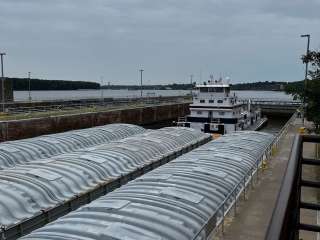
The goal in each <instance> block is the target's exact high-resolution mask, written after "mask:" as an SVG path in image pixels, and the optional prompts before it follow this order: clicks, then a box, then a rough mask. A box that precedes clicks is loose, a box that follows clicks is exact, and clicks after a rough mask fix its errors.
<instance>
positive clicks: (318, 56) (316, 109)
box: [285, 51, 320, 134]
mask: <svg viewBox="0 0 320 240" xmlns="http://www.w3.org/2000/svg"><path fill="white" fill-rule="evenodd" d="M302 62H303V63H306V62H308V63H309V64H310V65H311V69H310V70H309V72H308V80H307V81H306V82H305V81H299V82H293V83H290V84H288V85H287V86H286V88H285V91H286V92H287V93H288V94H292V95H293V96H294V98H296V99H300V100H305V103H306V118H307V120H309V121H312V122H313V123H314V125H315V131H316V133H318V134H319V133H320V51H310V52H309V53H308V54H307V55H303V56H302Z"/></svg>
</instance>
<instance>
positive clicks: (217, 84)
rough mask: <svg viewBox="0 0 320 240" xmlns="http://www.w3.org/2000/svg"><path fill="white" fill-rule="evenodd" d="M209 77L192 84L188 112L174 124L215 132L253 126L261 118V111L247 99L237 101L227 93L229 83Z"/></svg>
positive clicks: (228, 131)
mask: <svg viewBox="0 0 320 240" xmlns="http://www.w3.org/2000/svg"><path fill="white" fill-rule="evenodd" d="M212 79H213V77H211V80H210V81H208V82H204V83H203V84H201V85H196V87H195V89H194V91H193V103H192V104H190V115H188V116H186V117H184V118H183V119H179V121H178V122H177V125H178V126H184V127H191V128H194V129H199V130H201V131H202V132H205V133H216V134H226V133H231V132H235V131H240V130H246V129H247V130H249V129H250V130H255V128H254V126H256V125H257V124H259V122H260V121H261V111H260V110H259V109H255V108H253V107H252V106H251V103H250V100H248V101H240V100H239V99H238V97H237V96H236V95H235V94H234V93H233V94H231V93H230V84H229V83H223V82H222V80H221V79H220V80H212Z"/></svg>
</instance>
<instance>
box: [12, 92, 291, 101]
mask: <svg viewBox="0 0 320 240" xmlns="http://www.w3.org/2000/svg"><path fill="white" fill-rule="evenodd" d="M189 93H190V91H187V90H144V91H143V96H144V97H148V96H181V95H187V94H189ZM234 93H235V94H236V95H237V96H239V97H240V98H249V97H250V98H269V99H281V100H292V97H291V96H290V95H287V94H285V93H284V92H274V91H234ZM28 97H29V93H28V91H14V101H27V100H28ZM101 97H104V98H109V97H110V98H136V97H140V91H139V90H134V91H131V90H126V89H124V90H110V89H104V90H74V91H31V98H32V100H35V101H41V100H63V99H87V98H101Z"/></svg>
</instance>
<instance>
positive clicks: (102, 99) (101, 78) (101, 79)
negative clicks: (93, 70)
mask: <svg viewBox="0 0 320 240" xmlns="http://www.w3.org/2000/svg"><path fill="white" fill-rule="evenodd" d="M100 82H101V83H100V86H101V87H100V89H101V102H104V97H103V88H102V86H103V76H101V77H100Z"/></svg>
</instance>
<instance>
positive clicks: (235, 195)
mask: <svg viewBox="0 0 320 240" xmlns="http://www.w3.org/2000/svg"><path fill="white" fill-rule="evenodd" d="M296 117H297V112H295V113H294V114H293V115H292V116H291V118H290V119H289V120H288V121H287V123H286V124H285V125H284V126H283V127H282V128H281V130H280V131H279V133H278V134H277V135H276V136H275V138H274V140H273V141H272V143H271V144H270V145H269V146H268V147H267V148H266V149H265V151H264V153H263V154H262V155H261V156H260V158H258V160H257V162H256V163H255V164H254V166H253V167H252V168H251V169H250V170H249V171H248V172H247V173H246V174H245V176H244V177H243V179H242V180H241V181H240V182H239V183H238V184H237V185H236V186H235V187H234V189H233V190H232V192H231V193H230V194H229V195H228V196H227V197H226V199H225V201H224V202H223V203H222V204H221V205H220V206H219V207H218V208H217V210H216V211H215V213H214V214H213V215H212V216H211V217H210V218H209V220H208V221H207V222H206V223H205V224H204V225H203V226H202V228H201V230H200V231H199V232H198V233H197V234H196V235H195V236H194V238H193V240H197V239H199V237H200V236H202V237H203V234H205V236H204V239H211V237H212V236H213V235H214V234H215V233H216V232H218V230H219V227H221V231H222V232H224V221H225V217H226V216H227V215H228V214H229V213H230V211H231V210H232V208H233V211H234V216H236V213H237V203H238V201H239V198H240V196H241V195H243V199H244V200H246V191H247V190H248V185H250V186H251V188H253V187H254V182H253V181H254V176H255V177H256V183H257V182H258V181H259V170H260V168H262V166H263V165H265V164H266V162H267V161H268V160H269V159H270V158H271V156H272V155H273V154H274V153H275V151H276V150H277V148H278V147H279V144H280V142H281V140H282V139H283V137H284V136H285V135H286V134H287V133H288V129H289V127H290V125H291V124H292V122H293V121H294V120H295V119H296ZM230 203H231V204H230ZM208 229H209V231H208ZM283 239H286V238H283ZM268 240H271V238H270V239H268Z"/></svg>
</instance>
